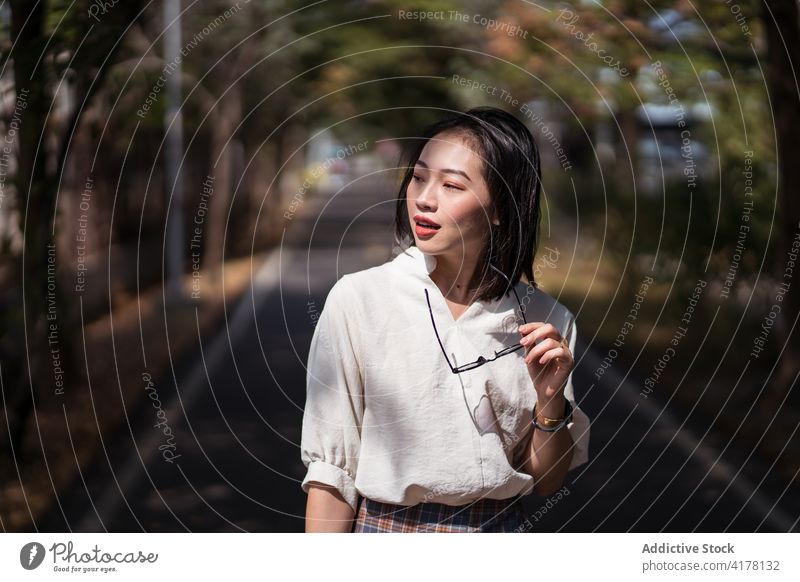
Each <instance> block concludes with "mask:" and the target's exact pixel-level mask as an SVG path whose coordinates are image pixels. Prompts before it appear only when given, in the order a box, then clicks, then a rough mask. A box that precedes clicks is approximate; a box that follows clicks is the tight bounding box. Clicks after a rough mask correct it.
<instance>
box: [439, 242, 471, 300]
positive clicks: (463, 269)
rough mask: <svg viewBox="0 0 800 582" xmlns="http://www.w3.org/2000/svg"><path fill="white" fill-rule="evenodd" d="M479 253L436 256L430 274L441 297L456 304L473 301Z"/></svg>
mask: <svg viewBox="0 0 800 582" xmlns="http://www.w3.org/2000/svg"><path fill="white" fill-rule="evenodd" d="M478 254H479V253H467V254H459V255H458V256H455V255H453V254H441V255H436V268H435V269H434V270H433V271H432V272H431V273H430V277H431V279H432V280H433V282H434V283H436V285H437V286H438V287H439V289H441V291H442V295H444V296H445V297H446V298H448V299H450V300H451V301H455V302H457V303H462V304H465V303H469V302H471V301H472V300H473V299H474V296H475V291H476V289H477V288H478V284H477V283H475V282H473V279H474V277H475V271H476V270H477V268H478V259H479V256H478Z"/></svg>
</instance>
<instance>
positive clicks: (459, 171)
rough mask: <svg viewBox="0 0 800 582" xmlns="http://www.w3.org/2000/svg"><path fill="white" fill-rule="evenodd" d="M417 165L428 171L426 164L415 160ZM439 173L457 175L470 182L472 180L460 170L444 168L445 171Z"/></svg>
mask: <svg viewBox="0 0 800 582" xmlns="http://www.w3.org/2000/svg"><path fill="white" fill-rule="evenodd" d="M417 165H419V166H422V167H423V168H426V169H430V168H429V167H428V164H426V163H425V162H423V161H422V160H417ZM440 171H441V172H443V173H445V174H458V175H460V176H464V177H465V178H466V179H467V180H469V181H470V182H472V179H471V178H470V177H469V176H467V174H466V173H465V172H462V171H461V170H453V169H450V168H445V169H443V170H440Z"/></svg>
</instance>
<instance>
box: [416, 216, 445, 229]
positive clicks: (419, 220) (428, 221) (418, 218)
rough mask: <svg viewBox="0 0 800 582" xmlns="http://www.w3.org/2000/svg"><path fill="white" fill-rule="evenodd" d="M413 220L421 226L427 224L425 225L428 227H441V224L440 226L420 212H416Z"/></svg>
mask: <svg viewBox="0 0 800 582" xmlns="http://www.w3.org/2000/svg"><path fill="white" fill-rule="evenodd" d="M414 222H416V223H417V224H419V225H421V226H427V227H430V228H441V226H442V225H441V224H439V223H438V222H434V221H433V220H431V219H430V218H426V217H424V216H422V215H421V214H417V215H416V216H414Z"/></svg>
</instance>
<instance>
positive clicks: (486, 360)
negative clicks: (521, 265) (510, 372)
mask: <svg viewBox="0 0 800 582" xmlns="http://www.w3.org/2000/svg"><path fill="white" fill-rule="evenodd" d="M489 267H491V268H492V269H494V270H495V271H497V272H498V273H500V274H501V275H502V276H503V278H504V279H505V280H506V281H508V286H509V287H510V288H511V291H513V292H514V297H516V298H517V304H518V305H519V312H520V315H522V321H523V322H525V323H528V320H527V319H525V310H524V309H523V307H522V301H520V299H519V294H518V293H517V290H516V289H515V288H514V285H512V284H511V281H510V280H509V278H508V277H506V274H505V273H503V272H502V271H500V270H499V269H497V268H496V267H495V266H494V265H489ZM425 300H426V301H427V302H428V313H430V316H431V323H432V324H433V333H435V334H436V340H437V341H438V342H439V347H440V348H442V354H444V359H445V360H447V365H448V366H450V371H451V372H453V374H460V373H461V372H466V371H468V370H474V369H475V368H479V367H481V366H483V365H484V364H487V363H489V362H493V361H494V360H496V359H497V358H501V357H503V356H506V355H508V354H511V353H513V352H516V351H517V350H519V349H520V348H522V347H524V346H523V345H522V344H521V343H519V342H517V343H516V344H515V345H513V346H509V347H507V348H503V349H502V350H500V351H499V352H498V351H497V350H495V352H494V357H492V358H484V357H483V356H480V357H479V358H478V359H477V360H475V361H474V362H470V363H469V364H463V365H461V366H458V367H454V366H453V364H451V363H450V358H448V357H447V352H446V351H445V349H444V344H442V339H441V338H440V337H439V330H437V329H436V321H435V320H434V319H433V309H432V308H431V298H430V296H429V294H428V290H427V289H425Z"/></svg>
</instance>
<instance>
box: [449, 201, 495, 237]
mask: <svg viewBox="0 0 800 582" xmlns="http://www.w3.org/2000/svg"><path fill="white" fill-rule="evenodd" d="M450 213H451V216H452V219H453V221H454V222H455V223H457V224H458V225H459V226H461V228H462V229H463V230H464V231H465V232H466V231H468V232H470V233H474V234H481V233H483V232H484V231H485V230H486V229H488V228H489V225H488V221H489V216H488V213H487V210H486V209H484V208H483V207H482V206H480V205H479V204H477V203H476V201H475V200H469V201H464V202H463V203H461V204H455V205H453V206H452V207H451V208H450Z"/></svg>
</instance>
